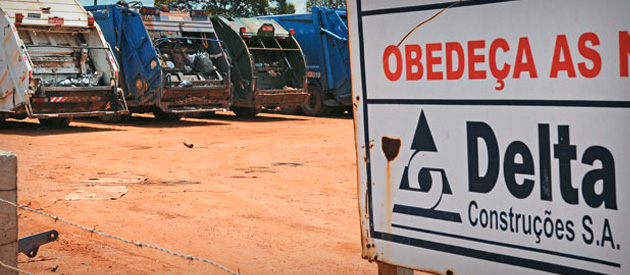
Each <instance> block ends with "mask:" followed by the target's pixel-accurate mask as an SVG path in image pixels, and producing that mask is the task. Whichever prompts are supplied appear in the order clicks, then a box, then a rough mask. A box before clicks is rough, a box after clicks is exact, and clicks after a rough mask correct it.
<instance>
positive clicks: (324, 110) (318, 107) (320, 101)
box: [302, 85, 332, 116]
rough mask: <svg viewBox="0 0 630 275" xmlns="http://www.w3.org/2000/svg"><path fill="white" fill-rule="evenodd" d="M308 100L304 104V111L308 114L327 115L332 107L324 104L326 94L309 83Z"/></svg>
mask: <svg viewBox="0 0 630 275" xmlns="http://www.w3.org/2000/svg"><path fill="white" fill-rule="evenodd" d="M308 94H309V97H308V100H307V101H306V103H304V105H302V111H303V112H304V114H305V115H308V116H327V115H329V114H330V113H331V111H332V110H331V108H330V107H328V106H326V105H324V95H323V94H322V92H321V91H320V90H319V88H317V86H315V85H308Z"/></svg>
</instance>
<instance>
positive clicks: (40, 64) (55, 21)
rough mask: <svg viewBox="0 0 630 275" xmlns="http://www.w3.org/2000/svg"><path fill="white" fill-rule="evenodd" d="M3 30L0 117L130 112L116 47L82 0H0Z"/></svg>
mask: <svg viewBox="0 0 630 275" xmlns="http://www.w3.org/2000/svg"><path fill="white" fill-rule="evenodd" d="M0 32H2V33H3V36H2V38H3V39H2V41H1V43H2V45H0V122H3V121H4V120H5V119H6V118H16V119H22V118H26V117H32V118H38V119H39V120H40V122H41V123H42V124H48V125H68V124H69V123H70V120H71V119H72V117H79V116H99V115H104V114H125V113H127V112H128V111H127V107H126V104H125V101H124V97H123V95H122V92H121V91H120V90H119V89H118V88H117V81H118V80H117V78H118V66H117V64H116V63H115V61H114V58H113V55H112V51H111V49H110V47H109V45H108V44H107V43H106V41H105V39H104V38H103V35H102V33H101V30H100V28H99V26H98V25H97V24H95V22H94V17H92V15H91V14H90V13H89V12H87V11H86V10H85V9H83V7H82V6H81V5H80V4H79V3H78V2H77V1H75V0H50V1H45V0H41V1H25V0H14V1H0Z"/></svg>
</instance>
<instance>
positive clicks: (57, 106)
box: [26, 86, 129, 118]
mask: <svg viewBox="0 0 630 275" xmlns="http://www.w3.org/2000/svg"><path fill="white" fill-rule="evenodd" d="M26 108H27V114H28V115H29V116H30V117H33V118H52V117H82V116H99V115H125V114H129V111H128V109H127V104H126V101H125V98H124V97H123V95H122V90H120V89H118V88H115V87H109V86H100V87H42V88H41V90H40V91H38V92H37V93H36V94H34V95H33V97H31V99H30V101H29V104H27V105H26Z"/></svg>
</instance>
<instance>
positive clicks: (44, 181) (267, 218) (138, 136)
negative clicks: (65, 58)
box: [0, 113, 377, 274]
mask: <svg viewBox="0 0 630 275" xmlns="http://www.w3.org/2000/svg"><path fill="white" fill-rule="evenodd" d="M7 122H8V125H6V126H4V127H3V128H1V129H0V150H4V151H11V152H14V153H16V154H17V155H18V161H19V164H18V171H19V172H18V188H19V193H18V201H19V203H21V204H24V205H28V206H30V207H32V208H35V209H41V210H42V211H45V212H47V213H50V214H53V215H58V216H60V217H63V218H65V219H68V220H70V221H73V222H76V223H79V224H82V225H85V226H88V227H95V228H96V229H98V230H101V231H104V232H107V233H110V234H113V235H116V236H119V237H123V238H126V239H130V240H133V241H139V242H145V243H149V244H152V245H157V246H161V247H164V248H167V249H171V250H173V251H176V252H180V253H183V254H191V255H194V256H198V257H201V258H205V259H209V260H212V261H216V262H218V263H220V264H222V265H224V266H226V267H227V268H229V269H231V270H234V271H238V272H241V273H242V274H376V273H377V267H376V264H374V263H369V262H367V261H366V260H363V259H361V243H360V242H361V241H360V230H359V215H358V203H357V190H356V173H357V172H356V159H355V158H356V157H355V150H354V133H353V123H352V119H351V117H350V116H344V117H333V118H313V117H305V116H291V115H279V114H261V115H260V117H258V118H256V119H253V120H241V119H237V118H236V117H233V116H232V115H231V113H222V114H219V115H217V116H216V117H214V118H211V119H195V118H184V119H183V120H181V121H171V122H165V121H157V120H155V119H153V117H152V116H149V115H142V116H137V115H136V116H134V118H133V119H132V120H131V121H130V122H127V123H122V124H115V125H112V124H102V123H98V122H96V121H91V120H80V121H74V122H73V123H72V124H71V127H70V128H67V129H51V128H43V127H42V126H40V125H39V124H38V123H37V122H36V121H35V120H23V121H15V120H9V121H7ZM184 143H186V144H188V145H193V146H194V147H193V148H188V147H187V146H186V145H185V144H184ZM19 215H20V216H19V235H20V237H24V236H27V235H30V234H34V233H39V232H42V231H45V230H50V229H56V230H58V231H59V233H60V238H59V241H57V242H55V243H51V244H48V245H45V246H43V247H41V249H40V251H39V254H38V256H37V257H35V258H33V259H30V258H27V257H26V256H24V255H20V256H19V267H20V268H21V269H24V270H27V271H31V272H34V273H35V274H53V272H54V274H226V273H225V272H223V271H221V270H220V269H218V268H215V267H213V266H212V265H210V264H207V263H201V262H197V261H189V260H186V259H182V258H179V257H175V256H171V255H168V254H165V253H163V252H159V251H155V250H152V249H149V248H139V247H136V246H133V245H129V244H125V243H122V242H119V241H116V240H112V239H109V238H106V237H102V236H99V235H96V234H90V233H89V232H86V231H83V230H81V229H78V228H75V227H72V226H69V225H66V224H63V223H61V222H55V221H53V220H51V219H49V218H46V217H43V216H41V215H38V214H35V213H30V212H25V211H20V212H19ZM53 270H56V271H53Z"/></svg>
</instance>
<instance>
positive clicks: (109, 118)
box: [96, 115, 115, 123]
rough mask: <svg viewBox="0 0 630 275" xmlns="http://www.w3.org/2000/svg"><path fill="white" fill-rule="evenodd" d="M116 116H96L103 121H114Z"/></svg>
mask: <svg viewBox="0 0 630 275" xmlns="http://www.w3.org/2000/svg"><path fill="white" fill-rule="evenodd" d="M114 118H115V116H114V115H104V116H98V117H96V119H97V120H98V121H100V122H103V123H112V122H114Z"/></svg>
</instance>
